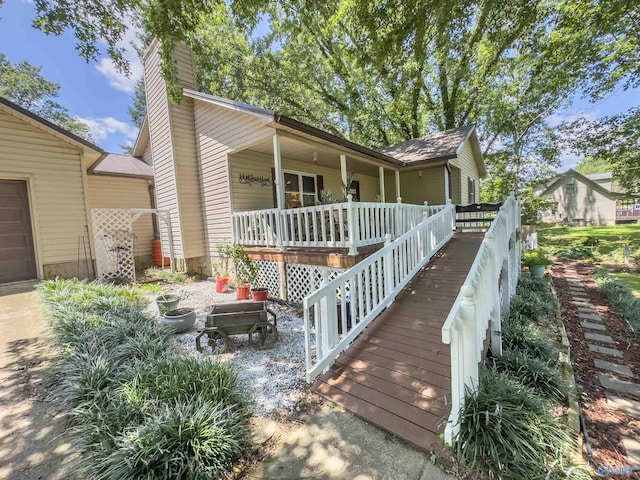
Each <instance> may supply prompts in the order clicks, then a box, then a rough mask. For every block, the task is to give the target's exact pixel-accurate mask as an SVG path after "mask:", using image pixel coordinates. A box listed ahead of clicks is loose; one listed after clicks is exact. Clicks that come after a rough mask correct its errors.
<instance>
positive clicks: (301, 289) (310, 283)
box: [287, 264, 344, 302]
mask: <svg viewBox="0 0 640 480" xmlns="http://www.w3.org/2000/svg"><path fill="white" fill-rule="evenodd" d="M342 272H344V269H342V268H330V267H322V266H319V265H301V264H287V295H288V297H289V298H288V300H289V301H290V302H302V300H303V299H304V297H306V296H307V295H309V294H310V293H311V292H314V291H315V290H317V289H318V288H320V286H321V285H322V281H323V278H324V276H325V275H327V276H328V278H327V279H328V280H333V279H334V278H336V277H337V276H338V275H340V274H341V273H342Z"/></svg>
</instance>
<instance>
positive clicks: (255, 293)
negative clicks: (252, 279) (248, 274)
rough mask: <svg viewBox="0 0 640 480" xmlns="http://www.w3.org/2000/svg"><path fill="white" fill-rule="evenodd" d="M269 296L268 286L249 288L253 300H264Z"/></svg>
mask: <svg viewBox="0 0 640 480" xmlns="http://www.w3.org/2000/svg"><path fill="white" fill-rule="evenodd" d="M268 296H269V289H268V288H252V289H251V299H252V300H253V301H254V302H264V301H266V300H267V297H268Z"/></svg>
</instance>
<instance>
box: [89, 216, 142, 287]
mask: <svg viewBox="0 0 640 480" xmlns="http://www.w3.org/2000/svg"><path fill="white" fill-rule="evenodd" d="M91 221H92V223H93V232H94V233H93V236H94V240H95V242H94V243H95V248H96V273H97V277H98V278H102V279H105V280H108V279H110V278H115V277H123V278H127V279H129V280H130V281H135V279H136V265H135V259H134V255H133V240H134V238H135V235H134V234H133V229H132V226H131V210H128V209H120V208H94V209H92V210H91Z"/></svg>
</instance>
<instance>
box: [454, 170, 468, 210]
mask: <svg viewBox="0 0 640 480" xmlns="http://www.w3.org/2000/svg"><path fill="white" fill-rule="evenodd" d="M450 175H451V201H452V202H453V203H455V204H456V205H466V204H467V203H469V202H467V199H466V198H464V197H463V196H462V183H463V180H462V171H461V170H460V169H459V168H458V167H453V166H452V167H451V173H450ZM465 182H466V180H465ZM465 190H467V191H468V189H465Z"/></svg>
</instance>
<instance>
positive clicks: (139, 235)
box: [87, 175, 153, 257]
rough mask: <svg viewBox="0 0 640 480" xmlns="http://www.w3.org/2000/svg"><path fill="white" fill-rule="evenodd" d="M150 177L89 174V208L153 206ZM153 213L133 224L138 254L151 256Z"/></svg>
mask: <svg viewBox="0 0 640 480" xmlns="http://www.w3.org/2000/svg"><path fill="white" fill-rule="evenodd" d="M149 185H151V181H150V180H144V179H137V178H122V177H108V176H105V175H88V176H87V190H88V197H89V208H151V200H150V198H149ZM151 222H152V220H151V215H150V214H145V215H143V216H142V217H140V218H139V219H138V220H136V221H135V223H134V224H133V233H134V235H135V236H136V238H135V240H134V254H135V256H136V257H142V256H151V240H153V225H152V223H151Z"/></svg>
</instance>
